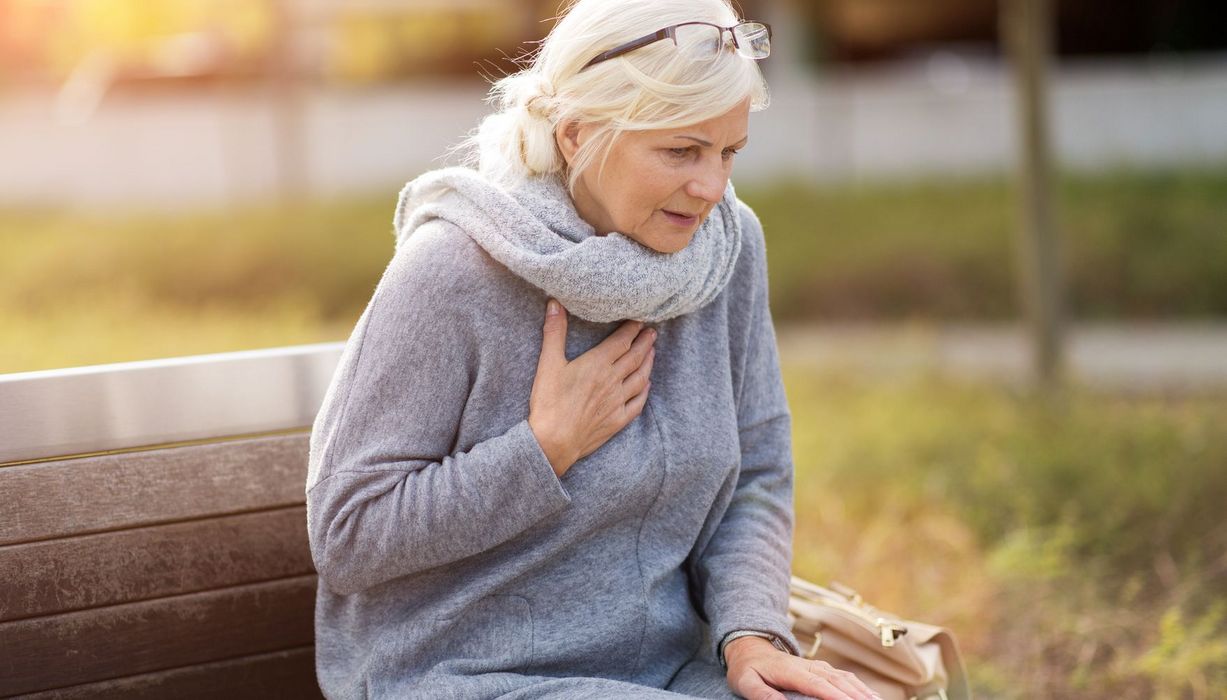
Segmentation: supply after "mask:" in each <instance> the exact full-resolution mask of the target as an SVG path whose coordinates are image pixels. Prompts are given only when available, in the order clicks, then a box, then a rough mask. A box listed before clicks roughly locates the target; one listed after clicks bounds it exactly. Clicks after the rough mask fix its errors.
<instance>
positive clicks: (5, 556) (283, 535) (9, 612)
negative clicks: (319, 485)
mask: <svg viewBox="0 0 1227 700" xmlns="http://www.w3.org/2000/svg"><path fill="white" fill-rule="evenodd" d="M0 571H3V572H5V575H4V576H3V577H0V622H4V621H7V620H16V619H21V618H26V617H36V616H40V615H50V614H53V613H62V612H69V611H72V610H81V609H84V608H94V607H101V606H104V605H115V604H118V603H128V602H133V601H139V600H147V599H151V598H160V597H165V596H170V595H178V594H182V593H190V592H195V591H206V590H209V589H213V588H223V587H226V586H235V585H239V584H243V583H252V582H256V581H268V580H272V579H279V578H286V577H287V576H295V575H301V574H310V573H313V572H314V567H313V566H312V562H311V552H310V549H309V547H308V543H307V514H306V508H305V507H304V506H291V507H289V508H283V509H278V510H272V511H263V512H258V513H245V514H242V515H231V516H224V517H220V518H210V519H207V520H194V521H191V522H185V523H174V524H171V525H155V526H151V527H144V528H138V529H134V530H120V531H118V532H106V533H101V534H94V535H82V536H78V537H70V538H67V539H59V540H51V541H49V542H32V543H28V544H18V545H10V546H7V547H0Z"/></svg>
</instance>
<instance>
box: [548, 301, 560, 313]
mask: <svg viewBox="0 0 1227 700" xmlns="http://www.w3.org/2000/svg"><path fill="white" fill-rule="evenodd" d="M558 307H559V305H558V302H556V301H554V300H553V299H550V303H548V304H546V305H545V314H546V315H547V316H557V315H558Z"/></svg>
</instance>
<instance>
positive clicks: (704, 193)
mask: <svg viewBox="0 0 1227 700" xmlns="http://www.w3.org/2000/svg"><path fill="white" fill-rule="evenodd" d="M728 182H729V178H728V174H727V173H725V172H724V169H723V168H721V169H715V168H705V169H704V170H703V172H701V173H699V174H697V175H696V176H695V177H693V178H691V179H690V182H688V183H686V194H688V195H690V196H691V197H697V198H699V199H702V200H703V201H705V202H710V203H711V204H715V203H717V202H719V201H720V199H721V198H722V197H724V188H725V187H727V186H728Z"/></svg>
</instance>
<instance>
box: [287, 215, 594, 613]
mask: <svg viewBox="0 0 1227 700" xmlns="http://www.w3.org/2000/svg"><path fill="white" fill-rule="evenodd" d="M418 236H422V241H421V242H420V243H418V242H415V244H414V245H409V246H406V247H405V248H403V249H402V250H400V251H398V253H397V254H396V256H395V257H394V258H393V261H392V262H391V263H390V264H389V267H388V269H387V270H386V271H385V273H384V276H383V278H382V279H381V280H380V282H379V285H378V287H377V288H376V290H375V293H374V295H373V297H372V299H371V302H370V304H369V305H368V306H367V308H366V310H365V311H364V312H363V314H362V317H361V318H360V319H359V321H358V324H357V325H356V326H355V329H354V332H353V334H352V335H351V337H350V339H349V342H348V343H347V344H346V347H345V351H344V352H343V354H342V357H341V361H340V363H339V365H338V368H337V370H336V373H335V374H334V376H333V380H332V384H331V385H330V387H329V389H328V391H327V393H326V395H325V398H324V403H323V405H322V407H321V409H320V412H319V413H318V414H317V416H316V419H315V424H314V426H313V429H312V434H311V448H310V457H309V466H308V477H307V527H308V537H309V541H310V546H311V555H312V558H313V560H314V562H315V566H316V570H317V571H318V572H319V575H320V579H321V580H322V581H323V582H324V584H325V585H326V586H327V587H328V588H329V589H330V590H331V591H333V592H335V593H338V594H342V595H348V594H352V593H355V592H358V591H361V590H363V589H365V588H368V587H371V586H375V585H377V584H380V583H383V582H386V581H389V580H391V579H394V578H397V577H402V576H406V575H409V574H413V573H416V572H419V571H423V570H426V569H430V568H433V567H438V566H442V565H445V564H448V563H450V562H453V561H457V560H459V559H462V558H464V557H467V556H470V555H473V554H476V553H478V552H482V551H485V550H487V549H490V548H492V547H495V546H497V545H499V544H501V543H503V542H506V541H508V540H509V539H511V538H513V537H515V536H516V535H518V534H520V533H521V532H523V531H524V530H525V529H527V528H528V527H530V526H531V525H533V524H534V523H536V522H538V521H539V520H541V519H542V518H544V517H546V516H549V515H551V514H554V513H557V512H559V511H560V510H562V509H563V508H565V507H566V506H567V505H568V504H569V503H570V497H569V496H568V494H567V493H566V491H565V490H564V488H563V486H562V482H561V481H559V479H558V478H557V476H556V475H555V474H554V470H553V468H552V467H551V466H550V463H549V460H548V459H547V458H546V456H545V454H544V452H542V450H541V447H540V445H539V444H538V442H537V440H536V437H535V436H534V435H533V433H532V430H531V429H530V428H529V426H528V420H527V415H526V414H525V415H524V416H513V417H509V418H508V419H507V421H506V423H507V426H506V428H505V429H500V430H499V431H498V432H497V434H493V435H490V436H489V437H487V438H486V439H484V440H482V441H479V442H477V443H475V444H473V445H471V446H469V447H468V449H463V450H457V449H456V440H457V432H458V428H459V425H460V421H461V417H462V414H463V411H464V408H465V404H466V401H467V399H468V395H469V391H470V388H471V386H472V377H473V375H474V374H475V373H476V372H477V369H478V368H477V364H478V362H479V355H478V346H477V344H478V338H477V337H476V331H475V329H473V328H472V325H471V324H469V323H466V321H465V318H464V314H463V313H462V309H461V308H458V307H457V305H458V304H462V303H463V299H464V296H463V294H458V293H457V291H458V290H456V289H455V287H456V286H458V285H459V284H471V283H472V282H473V274H471V273H473V271H471V270H470V271H465V270H457V266H458V265H460V264H461V263H458V262H456V259H457V257H458V256H457V251H456V250H455V249H454V247H453V248H452V249H451V250H450V251H449V250H447V249H446V246H441V245H437V242H436V243H432V242H431V240H430V239H429V237H427V236H426V234H425V233H424V232H419V233H418V234H415V238H417V237H418ZM432 246H433V247H432ZM466 272H467V273H470V274H466ZM457 279H460V280H462V281H461V282H456V281H455V280H457Z"/></svg>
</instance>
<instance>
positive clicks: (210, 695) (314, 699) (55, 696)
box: [22, 647, 323, 700]
mask: <svg viewBox="0 0 1227 700" xmlns="http://www.w3.org/2000/svg"><path fill="white" fill-rule="evenodd" d="M22 697H23V698H24V700H81V699H82V698H91V700H106V699H107V698H116V699H118V698H123V699H124V700H162V698H176V700H213V699H214V698H226V700H264V698H304V699H305V700H318V699H319V698H322V697H323V695H322V694H321V693H320V689H319V685H318V684H317V683H316V680H315V648H314V647H303V648H300V649H291V650H289V651H278V652H274V653H272V654H260V655H258V656H245V657H243V658H241V659H228V660H226V661H218V662H214V663H210V664H202V665H199V666H188V667H186V668H176V669H173V670H170V671H159V672H157V673H147V674H142V675H139V676H131V677H129V678H121V679H117V680H112V681H101V682H99V683H89V684H86V685H77V686H73V687H71V688H61V689H59V690H49V691H45V692H41V693H35V694H33V695H23V696H22Z"/></svg>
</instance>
